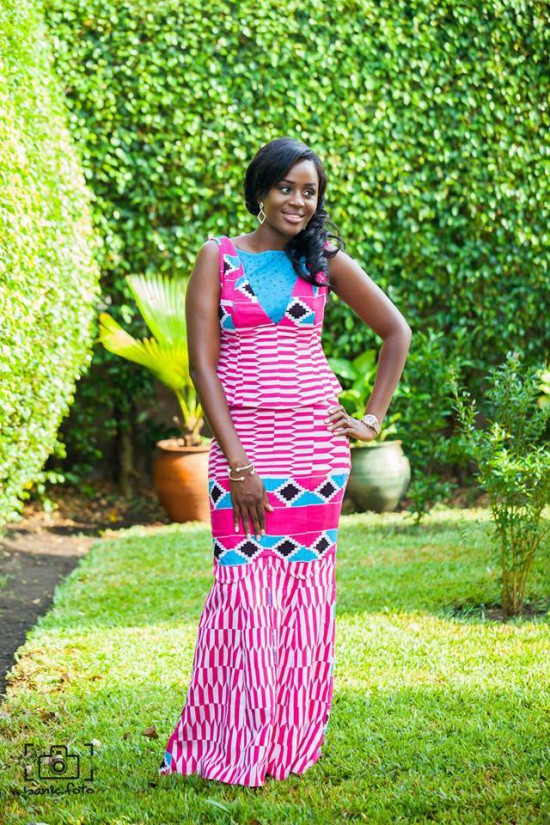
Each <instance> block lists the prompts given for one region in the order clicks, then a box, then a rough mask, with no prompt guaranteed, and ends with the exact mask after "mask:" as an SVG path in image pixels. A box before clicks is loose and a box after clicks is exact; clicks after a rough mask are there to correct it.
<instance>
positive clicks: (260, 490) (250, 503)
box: [229, 465, 273, 541]
mask: <svg viewBox="0 0 550 825" xmlns="http://www.w3.org/2000/svg"><path fill="white" fill-rule="evenodd" d="M241 466H242V465H241ZM231 475H236V476H244V481H231V479H230V481H229V484H230V490H231V503H232V504H233V522H234V526H235V532H236V533H238V532H239V519H240V518H242V520H243V528H244V532H245V533H246V537H247V538H250V532H251V529H250V525H251V524H252V526H253V528H254V532H255V534H256V538H257V539H258V541H259V540H260V538H261V536H262V535H263V533H265V511H266V509H267V510H269V511H270V512H273V507H272V505H271V504H270V503H269V499H268V497H267V490H266V489H265V487H264V483H263V481H262V480H261V478H260V477H259V476H258V475H256V474H254V475H250V470H242V471H236V470H235V469H233V470H232V471H231Z"/></svg>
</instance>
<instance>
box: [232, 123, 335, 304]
mask: <svg viewBox="0 0 550 825" xmlns="http://www.w3.org/2000/svg"><path fill="white" fill-rule="evenodd" d="M302 160H311V161H312V162H313V164H314V165H315V168H316V169H317V174H318V176H319V188H318V193H317V194H318V201H317V209H316V210H315V213H314V214H313V215H312V217H311V219H310V221H309V223H308V225H307V226H306V228H305V229H303V230H302V231H301V232H299V233H298V234H297V235H296V236H295V237H294V238H292V240H291V241H290V242H289V243H288V244H287V246H286V247H285V251H286V253H287V255H288V257H289V258H290V260H291V262H292V265H293V267H294V269H295V270H296V273H297V274H298V275H299V276H300V278H303V279H304V281H308V282H309V283H312V284H315V286H325V285H328V287H329V290H330V289H332V287H331V284H330V276H329V273H328V267H327V265H326V260H327V258H333V257H334V256H335V255H336V253H337V252H338V251H339V250H340V249H345V243H344V241H343V240H342V238H341V236H340V232H339V229H338V227H337V226H336V224H335V223H334V222H333V221H332V220H331V219H330V218H329V216H328V214H327V212H326V211H325V198H324V195H325V190H326V186H327V176H326V174H325V170H324V168H323V164H322V163H321V161H320V159H319V156H318V155H317V154H316V153H315V152H314V151H313V149H310V148H309V146H307V145H306V144H305V143H302V141H301V140H296V139H294V138H291V137H280V138H276V139H275V140H271V141H270V142H269V143H266V144H265V145H264V146H262V147H261V149H259V150H258V152H257V153H256V155H255V156H254V158H253V159H252V161H251V162H250V164H249V166H248V168H247V170H246V174H245V178H244V200H245V204H246V208H247V209H248V211H249V212H250V213H251V214H252V215H257V214H258V213H259V211H260V206H259V204H260V201H261V200H262V198H263V197H265V196H266V195H267V193H268V192H269V190H270V189H271V187H272V186H275V184H276V183H278V181H280V180H281V178H284V177H285V175H286V173H287V172H289V171H290V169H291V167H292V166H294V164H295V163H298V162H299V161H302ZM329 226H330V227H332V228H333V229H334V230H335V231H334V232H331V231H329ZM329 238H330V239H331V240H333V241H334V242H335V243H334V244H333V245H336V249H332V250H329V249H325V242H326V241H327V240H328V239H329ZM302 255H305V258H306V267H307V271H306V270H304V268H303V266H301V265H300V263H299V259H300V257H301V256H302ZM320 271H323V272H324V273H325V275H326V283H321V282H319V281H318V280H317V277H316V274H317V273H318V272H320Z"/></svg>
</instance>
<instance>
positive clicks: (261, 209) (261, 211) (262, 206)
mask: <svg viewBox="0 0 550 825" xmlns="http://www.w3.org/2000/svg"><path fill="white" fill-rule="evenodd" d="M256 217H257V218H258V220H259V221H260V223H263V222H264V221H265V217H266V215H265V212H264V203H263V201H262V202H261V203H260V211H259V212H258V214H257V215H256Z"/></svg>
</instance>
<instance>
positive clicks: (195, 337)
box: [185, 241, 249, 475]
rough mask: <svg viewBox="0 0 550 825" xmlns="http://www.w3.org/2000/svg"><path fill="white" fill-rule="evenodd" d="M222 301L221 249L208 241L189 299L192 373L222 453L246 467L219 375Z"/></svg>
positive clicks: (234, 464)
mask: <svg viewBox="0 0 550 825" xmlns="http://www.w3.org/2000/svg"><path fill="white" fill-rule="evenodd" d="M219 300H220V264H219V247H218V245H217V244H216V242H215V241H206V243H205V244H203V246H202V247H201V249H200V250H199V252H198V254H197V258H196V261H195V266H194V269H193V272H192V273H191V277H190V279H189V283H188V286H187V295H186V299H185V317H186V323H187V350H188V353H189V372H190V374H191V378H192V379H193V384H194V386H195V389H196V391H197V395H198V396H199V400H200V403H201V406H202V409H203V411H204V415H205V417H206V419H207V421H208V424H209V426H210V429H211V430H212V432H213V433H214V436H215V437H216V440H217V442H218V444H219V445H220V447H221V450H222V452H223V453H224V455H225V457H226V458H227V460H228V462H229V463H230V465H231V466H232V467H237V466H239V467H242V466H243V465H245V464H248V463H249V460H248V458H247V456H246V453H245V451H244V448H243V446H242V444H241V442H240V440H239V437H238V435H237V433H236V430H235V427H234V426H233V421H232V419H231V414H230V412H229V405H228V403H227V398H226V397H225V392H224V390H223V386H222V383H221V381H220V379H219V377H218V375H217V372H216V367H217V364H218V359H219V355H220V321H219V317H218V304H219ZM233 475H235V472H234V471H233Z"/></svg>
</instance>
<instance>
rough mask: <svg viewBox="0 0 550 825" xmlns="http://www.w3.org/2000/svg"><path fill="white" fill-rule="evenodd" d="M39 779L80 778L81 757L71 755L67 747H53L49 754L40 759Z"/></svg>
mask: <svg viewBox="0 0 550 825" xmlns="http://www.w3.org/2000/svg"><path fill="white" fill-rule="evenodd" d="M37 761H38V777H39V779H65V780H68V779H78V778H79V776H80V757H79V756H78V755H77V754H69V753H68V752H67V746H66V745H52V746H51V747H50V752H49V754H46V753H44V754H41V755H40V756H39V757H38V760H37Z"/></svg>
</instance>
